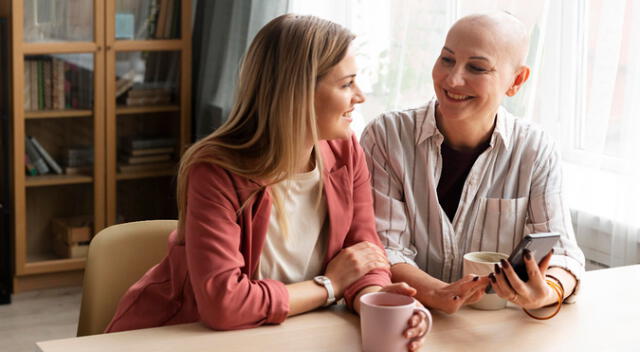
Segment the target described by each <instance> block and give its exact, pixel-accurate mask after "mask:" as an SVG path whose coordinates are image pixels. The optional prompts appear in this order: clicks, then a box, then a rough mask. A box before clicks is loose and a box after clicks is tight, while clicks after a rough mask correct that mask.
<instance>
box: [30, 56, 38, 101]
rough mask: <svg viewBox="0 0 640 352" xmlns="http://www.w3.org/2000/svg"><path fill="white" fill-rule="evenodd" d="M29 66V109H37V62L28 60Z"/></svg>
mask: <svg viewBox="0 0 640 352" xmlns="http://www.w3.org/2000/svg"><path fill="white" fill-rule="evenodd" d="M29 67H30V68H31V111H36V110H38V62H37V61H36V60H31V61H29Z"/></svg>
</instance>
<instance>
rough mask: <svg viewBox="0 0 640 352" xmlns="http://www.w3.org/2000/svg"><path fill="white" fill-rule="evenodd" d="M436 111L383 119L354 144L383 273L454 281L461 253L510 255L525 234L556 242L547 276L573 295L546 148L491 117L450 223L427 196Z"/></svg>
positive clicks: (435, 156) (526, 126)
mask: <svg viewBox="0 0 640 352" xmlns="http://www.w3.org/2000/svg"><path fill="white" fill-rule="evenodd" d="M435 106H436V100H435V99H433V100H432V101H430V102H429V103H428V104H427V105H426V106H423V107H420V108H416V109H409V110H404V111H393V112H388V113H384V114H382V115H381V116H379V117H378V118H376V119H375V120H373V121H372V122H370V123H369V125H368V126H367V127H366V128H365V130H364V132H363V134H362V138H361V140H360V143H361V144H362V146H363V148H364V151H365V154H366V157H367V164H368V166H369V170H370V172H371V183H372V186H373V198H374V207H375V213H376V227H377V230H378V234H379V235H380V237H381V239H382V243H383V245H384V246H385V248H386V250H387V255H388V256H389V260H390V262H391V264H392V265H393V264H397V263H408V264H411V265H414V266H416V267H418V268H420V269H422V270H424V271H425V272H427V273H428V274H429V275H431V276H433V277H435V278H438V279H440V280H443V281H447V282H452V281H455V280H457V279H459V278H460V277H461V276H462V256H463V255H464V254H465V253H468V252H473V251H496V252H502V253H506V254H509V253H511V251H512V250H513V249H514V247H515V246H516V245H517V244H518V242H519V241H520V239H522V237H524V236H525V235H526V234H530V233H537V232H557V233H560V235H561V238H560V240H559V242H558V244H557V245H556V247H555V248H554V253H555V254H554V255H553V257H552V259H551V266H558V267H562V268H564V269H566V270H568V271H569V272H571V273H572V274H573V275H574V276H575V277H576V279H577V280H578V285H579V279H580V277H581V276H582V274H583V272H584V255H583V253H582V251H581V250H580V248H578V245H577V243H576V240H575V235H574V233H573V228H572V226H571V218H570V215H569V209H568V207H566V205H565V202H564V201H563V197H562V170H561V165H560V162H561V159H560V156H559V155H558V153H557V151H556V149H555V147H554V145H553V143H551V142H550V141H549V139H547V137H546V136H545V135H544V133H543V132H542V131H541V130H540V129H538V128H536V127H534V126H533V125H531V124H530V123H528V122H526V121H523V120H520V119H517V118H516V117H514V116H512V115H511V114H509V113H508V112H507V111H506V110H505V109H504V108H502V107H500V108H499V110H498V113H497V116H496V123H495V128H494V131H493V134H492V135H491V137H490V140H489V146H488V148H487V149H486V150H485V151H484V152H483V153H482V154H481V155H480V156H479V157H478V158H477V159H476V161H475V163H474V164H473V166H472V167H471V170H470V171H469V174H468V176H467V178H466V181H465V183H464V185H463V188H462V193H461V195H460V201H459V204H458V207H457V211H456V212H455V216H454V217H453V220H450V219H449V218H448V217H447V215H446V213H445V211H444V210H443V209H442V207H441V206H440V203H439V202H438V195H437V191H436V190H437V186H438V182H439V181H440V176H441V173H442V154H441V146H442V142H443V140H444V136H443V135H442V133H440V131H439V130H438V129H437V127H436V121H435ZM544 254H546V253H538V254H537V255H538V259H539V257H540V256H542V255H544ZM577 291H578V286H576V290H575V291H574V293H575V292H577Z"/></svg>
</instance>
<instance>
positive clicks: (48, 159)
mask: <svg viewBox="0 0 640 352" xmlns="http://www.w3.org/2000/svg"><path fill="white" fill-rule="evenodd" d="M28 138H29V141H31V143H33V146H34V147H36V150H37V151H38V152H39V153H40V155H42V157H43V158H44V160H45V161H46V162H47V164H49V166H51V168H52V169H53V171H54V172H55V173H56V174H58V175H61V174H62V168H61V167H60V165H58V163H57V162H56V161H55V160H53V158H52V157H51V155H49V153H48V152H47V150H46V149H44V147H43V146H42V145H41V144H40V142H38V140H37V139H35V137H28Z"/></svg>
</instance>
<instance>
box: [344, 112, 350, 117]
mask: <svg viewBox="0 0 640 352" xmlns="http://www.w3.org/2000/svg"><path fill="white" fill-rule="evenodd" d="M343 116H344V117H351V112H347V113H345V114H344V115H343Z"/></svg>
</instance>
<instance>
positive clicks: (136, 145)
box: [130, 138, 175, 149]
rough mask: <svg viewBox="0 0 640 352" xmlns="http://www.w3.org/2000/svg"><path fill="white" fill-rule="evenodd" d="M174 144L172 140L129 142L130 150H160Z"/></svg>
mask: <svg viewBox="0 0 640 352" xmlns="http://www.w3.org/2000/svg"><path fill="white" fill-rule="evenodd" d="M174 143H175V140H174V139H171V138H169V139H164V138H160V139H134V140H132V141H131V145H130V147H131V148H130V149H147V148H161V147H168V146H172V145H173V144H174Z"/></svg>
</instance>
